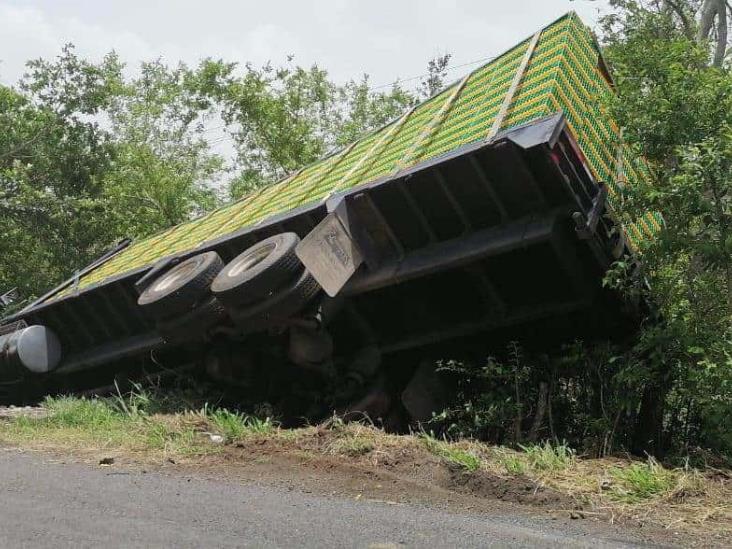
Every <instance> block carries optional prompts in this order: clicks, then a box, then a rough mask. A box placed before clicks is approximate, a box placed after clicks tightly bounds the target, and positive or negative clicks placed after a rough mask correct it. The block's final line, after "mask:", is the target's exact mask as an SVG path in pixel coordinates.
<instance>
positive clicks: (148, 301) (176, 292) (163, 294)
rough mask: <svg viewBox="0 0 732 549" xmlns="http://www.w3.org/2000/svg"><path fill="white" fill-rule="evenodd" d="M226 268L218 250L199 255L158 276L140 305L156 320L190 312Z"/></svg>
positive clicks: (142, 296) (141, 298)
mask: <svg viewBox="0 0 732 549" xmlns="http://www.w3.org/2000/svg"><path fill="white" fill-rule="evenodd" d="M223 267H224V262H223V261H222V260H221V258H220V257H219V254H217V253H216V252H213V251H212V252H206V253H202V254H198V255H195V256H193V257H191V258H190V259H187V260H186V261H184V262H183V263H180V264H178V265H176V266H175V267H173V268H172V269H170V270H169V271H167V272H166V273H164V274H162V275H161V276H160V277H158V278H157V279H155V281H154V282H152V283H151V284H150V285H149V286H148V287H147V289H146V290H145V291H144V292H142V294H140V297H139V299H138V300H137V304H138V305H140V307H142V309H143V310H144V311H145V312H146V313H147V314H149V315H150V316H151V317H153V318H156V319H166V318H172V317H174V316H177V315H180V314H182V313H186V312H188V311H190V310H192V309H193V308H194V307H195V306H196V304H197V303H198V302H199V301H201V300H202V299H203V298H205V297H206V296H207V295H209V291H210V287H211V282H212V281H213V280H214V278H216V275H217V274H218V273H219V271H221V269H222V268H223Z"/></svg>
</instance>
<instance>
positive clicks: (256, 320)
mask: <svg viewBox="0 0 732 549" xmlns="http://www.w3.org/2000/svg"><path fill="white" fill-rule="evenodd" d="M320 289H321V288H320V285H319V284H318V283H317V281H316V280H315V278H313V276H312V275H311V274H310V273H309V272H308V271H307V270H306V269H304V268H303V269H302V272H301V274H300V276H299V277H298V278H297V280H295V282H294V283H291V284H290V285H288V286H287V287H285V288H283V289H281V290H280V291H279V292H277V293H276V294H274V295H273V296H271V297H269V298H267V299H265V300H264V301H262V302H260V303H256V304H254V305H251V306H248V307H243V308H238V309H229V315H230V316H231V318H232V320H233V321H234V324H236V325H237V327H238V328H239V329H240V330H242V331H243V332H245V333H250V332H257V331H261V330H264V329H267V328H270V327H272V326H276V325H278V324H282V323H283V322H284V321H286V320H287V319H288V318H290V317H292V316H293V315H295V314H297V313H299V312H300V311H302V310H303V309H304V308H305V307H306V306H307V305H308V304H309V303H310V302H311V301H312V300H313V299H314V298H315V296H316V295H317V294H318V292H319V291H320Z"/></svg>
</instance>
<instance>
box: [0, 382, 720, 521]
mask: <svg viewBox="0 0 732 549" xmlns="http://www.w3.org/2000/svg"><path fill="white" fill-rule="evenodd" d="M143 396H144V395H143ZM44 406H45V408H46V409H47V412H48V414H47V416H46V417H24V416H20V417H16V418H6V419H0V443H4V444H7V445H14V446H21V447H25V448H33V449H39V450H53V451H81V452H85V453H96V454H97V455H100V454H104V453H109V452H118V453H119V452H124V453H125V454H126V455H127V456H128V457H129V458H130V459H131V460H135V459H139V460H141V461H145V460H147V461H150V460H157V459H166V458H168V459H176V460H177V459H181V458H183V459H185V458H189V459H191V460H194V461H195V459H196V458H198V457H200V456H206V455H212V454H214V455H215V454H216V453H218V452H221V451H222V450H224V449H225V448H226V447H227V446H228V445H231V444H241V443H243V442H244V443H245V442H256V441H262V440H266V441H273V442H277V445H278V448H281V451H283V452H293V453H299V454H302V455H306V456H313V457H317V456H342V457H344V458H348V459H350V460H352V461H353V462H354V463H365V464H369V465H370V466H374V467H381V466H386V464H388V463H389V462H390V461H393V458H394V456H399V459H400V460H402V461H404V460H405V459H407V460H409V459H413V460H414V459H420V456H422V457H424V456H430V455H431V456H432V458H431V459H433V460H438V461H443V462H445V463H447V464H450V465H451V466H453V467H458V468H460V469H462V470H463V471H464V472H465V473H466V474H487V475H490V476H492V477H496V478H505V479H511V478H521V479H526V480H529V481H531V482H532V483H534V484H536V485H537V486H543V487H546V488H548V489H551V490H553V491H555V492H557V493H559V494H562V495H564V496H567V497H568V498H566V499H569V498H571V500H573V501H575V502H577V504H578V505H580V506H581V507H582V509H583V512H584V513H589V514H591V515H597V516H598V517H602V518H607V519H608V520H609V521H611V522H623V523H628V522H631V523H632V522H640V523H644V524H654V525H657V526H661V527H664V528H669V529H673V530H674V531H685V532H700V533H701V532H704V533H709V532H715V533H718V534H732V474H731V473H730V472H727V471H718V470H704V471H702V470H698V469H694V468H690V467H686V468H674V469H670V468H665V467H663V466H662V465H661V464H659V463H658V462H656V461H655V460H652V459H649V460H647V461H637V460H631V459H627V458H606V459H581V458H579V457H577V456H576V455H575V454H574V452H573V451H572V450H571V449H569V448H568V447H566V446H563V445H558V446H552V445H549V444H544V445H541V446H527V447H524V448H522V449H519V450H513V449H509V448H504V447H496V446H490V445H486V444H483V443H479V442H475V441H468V440H464V441H459V442H449V441H445V440H438V439H435V438H433V437H431V436H429V435H426V434H425V433H420V434H417V435H408V436H401V435H391V434H387V433H384V432H383V431H381V430H380V429H377V428H375V427H374V426H372V425H367V424H359V423H349V424H346V423H343V422H342V421H340V420H339V419H338V418H333V419H331V420H330V421H328V422H326V423H325V424H323V425H320V426H313V427H307V428H302V429H281V428H279V427H278V426H277V425H276V424H275V423H273V422H272V421H270V420H269V419H258V418H254V417H250V416H245V415H242V414H237V413H234V412H229V411H227V410H220V409H218V410H211V409H208V408H207V407H203V408H202V409H199V410H192V411H185V412H179V413H168V414H164V413H160V412H159V411H158V410H157V409H156V407H155V406H154V405H153V404H151V403H150V402H145V399H144V398H139V395H138V398H137V400H135V399H131V398H126V399H124V400H122V401H120V400H119V399H116V400H115V399H92V400H85V399H75V398H63V399H49V400H47V401H46V403H45V405H44Z"/></svg>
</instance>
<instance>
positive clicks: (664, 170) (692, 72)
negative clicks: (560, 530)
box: [603, 0, 732, 449]
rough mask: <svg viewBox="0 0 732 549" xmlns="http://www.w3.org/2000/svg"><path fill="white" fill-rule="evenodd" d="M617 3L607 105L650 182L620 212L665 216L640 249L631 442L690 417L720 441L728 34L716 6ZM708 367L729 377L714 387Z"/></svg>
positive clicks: (731, 187) (730, 96) (727, 308)
mask: <svg viewBox="0 0 732 549" xmlns="http://www.w3.org/2000/svg"><path fill="white" fill-rule="evenodd" d="M612 4H613V6H614V7H615V12H614V13H613V14H612V15H610V16H608V17H606V18H605V20H604V25H603V30H604V40H605V46H606V47H605V52H606V55H607V57H608V59H609V61H610V62H611V64H612V67H613V69H614V71H613V73H614V77H615V81H616V85H617V90H618V92H619V93H618V96H617V97H616V98H608V106H609V108H610V110H611V112H612V114H613V115H614V117H615V119H616V120H617V121H618V122H619V123H620V125H621V126H622V127H623V129H624V134H623V135H624V139H625V140H626V142H627V143H628V144H630V145H631V146H632V147H634V149H635V150H636V151H637V152H639V153H641V154H642V155H644V156H645V158H646V159H647V161H648V178H647V180H646V181H645V182H642V183H641V184H638V185H635V186H632V187H630V186H629V187H626V188H625V189H624V196H623V200H622V202H621V209H622V210H623V213H624V214H626V215H628V216H629V217H631V218H637V217H638V216H640V215H641V214H642V213H643V212H646V211H658V212H662V214H663V217H664V221H665V228H664V230H662V231H661V232H660V234H658V235H657V237H656V238H655V239H649V240H647V241H646V242H644V243H643V244H642V245H641V249H640V250H639V251H640V254H641V261H642V274H643V277H644V279H645V280H646V281H647V282H648V283H649V288H650V291H649V296H648V297H649V300H650V302H651V303H652V304H653V306H654V307H655V308H656V320H654V321H652V322H648V323H646V324H645V327H644V329H643V331H642V333H641V335H640V339H639V342H638V344H637V345H636V347H635V348H634V349H633V352H632V353H630V354H629V356H630V357H631V358H629V360H628V369H629V371H628V373H627V375H632V376H634V377H635V379H636V381H637V385H636V386H640V387H643V398H642V401H641V404H640V411H639V418H638V429H637V432H636V438H635V441H634V442H635V446H636V448H637V449H643V448H652V449H659V448H660V447H661V446H663V444H662V439H663V438H664V437H663V431H664V428H665V433H666V434H667V435H668V434H669V433H671V432H672V430H673V427H674V425H675V424H676V423H678V422H679V421H680V420H679V417H682V416H683V417H684V418H685V419H684V421H685V422H686V423H687V426H688V427H689V428H690V429H692V430H693V429H697V430H699V431H700V432H699V433H698V434H699V437H698V438H696V439H695V440H696V441H698V442H703V443H704V444H707V445H715V444H717V443H719V441H720V440H722V438H723V437H722V432H723V430H724V429H725V427H724V423H727V422H729V421H730V420H732V391H731V387H730V384H731V383H732V371H730V370H729V367H728V366H729V359H728V357H729V352H730V343H729V341H730V339H731V338H732V330H731V328H732V259H731V258H732V255H731V253H732V232H731V231H732V74H731V73H730V70H729V67H728V66H726V65H725V64H724V63H723V62H722V61H720V56H721V57H722V58H723V57H724V55H723V53H722V54H720V51H722V52H724V51H726V47H727V44H726V35H725V34H724V33H721V32H717V34H716V35H715V36H714V37H713V38H714V42H715V43H713V44H710V42H709V38H710V34H709V28H707V27H708V24H709V21H708V17H707V16H708V14H707V12H705V9H708V8H709V5H710V3H709V2H701V3H698V2H681V1H677V2H654V1H651V2H645V1H636V0H615V1H613V2H612ZM725 9H726V8H725ZM715 13H716V16H715V17H716V19H715V20H717V21H726V19H724V17H723V16H720V14H719V13H718V12H715ZM625 265H626V263H625V262H623V263H622V264H621V265H620V267H623V266H625ZM641 290H643V287H641ZM636 291H638V287H636ZM705 370H706V371H708V372H712V371H713V372H714V375H715V376H720V375H722V376H723V377H724V376H726V378H725V380H722V379H718V380H717V383H716V384H715V387H716V388H713V387H712V386H711V385H710V384H709V383H708V382H707V381H708V380H707V379H706V378H705V376H704V375H703V372H704V371H705ZM631 372H632V373H631ZM725 372H726V373H725ZM722 403H724V406H720V405H721V404H722ZM725 407H726V411H725V412H724V414H722V415H720V412H719V411H720V410H722V409H724V408H725ZM712 409H715V410H717V411H716V412H715V413H714V414H712V413H711V410H712ZM712 416H714V417H716V418H717V419H715V420H713V421H712ZM722 416H724V417H725V421H724V422H723V423H719V421H718V419H719V418H720V417H722ZM675 435H677V433H676V434H675ZM668 438H669V437H668V436H666V439H668ZM676 438H677V441H676V442H679V440H678V439H679V438H680V437H678V436H676ZM688 440H690V439H687V441H688Z"/></svg>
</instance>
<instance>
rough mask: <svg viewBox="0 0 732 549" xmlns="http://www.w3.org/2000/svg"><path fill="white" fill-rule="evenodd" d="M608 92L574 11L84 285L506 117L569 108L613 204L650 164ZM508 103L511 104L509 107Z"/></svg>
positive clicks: (116, 261) (479, 134) (127, 255)
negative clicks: (624, 135) (626, 132)
mask: <svg viewBox="0 0 732 549" xmlns="http://www.w3.org/2000/svg"><path fill="white" fill-rule="evenodd" d="M532 46H533V49H531V48H532ZM528 52H531V53H528ZM527 53H528V55H529V56H530V57H527ZM524 58H527V61H528V64H525V63H523V60H524ZM521 69H523V73H522V74H521V75H520V76H519V78H520V80H518V87H515V88H514V90H512V91H513V94H511V93H510V91H511V87H512V83H513V82H514V80H515V79H516V76H517V74H518V73H519V71H520V70H521ZM607 93H612V86H611V82H610V77H609V75H608V74H607V72H606V70H605V69H604V63H603V62H602V60H601V58H600V54H599V48H598V46H597V44H596V42H595V40H594V38H593V35H592V33H591V32H590V30H589V29H588V28H587V27H586V26H585V25H584V24H583V23H582V21H581V20H580V19H579V17H578V16H577V15H576V14H575V13H569V14H567V15H565V16H564V17H562V18H560V19H558V20H557V21H555V22H554V23H552V24H550V25H549V26H547V27H545V28H544V29H542V30H541V31H540V33H538V34H537V35H535V36H534V37H532V38H529V39H527V40H525V41H523V42H521V43H520V44H518V45H517V46H515V47H513V48H512V49H510V50H508V51H507V52H505V53H504V54H502V55H500V56H499V57H497V58H495V59H493V60H492V61H490V62H489V63H487V64H485V65H483V66H481V67H479V68H477V69H476V70H474V71H473V72H472V73H470V74H469V75H467V76H466V77H465V78H463V79H462V80H461V81H460V82H457V83H455V84H453V85H452V86H450V87H448V88H447V89H445V90H444V91H442V92H441V93H439V94H438V95H436V96H434V97H432V98H430V99H429V100H427V101H425V102H424V103H422V104H420V105H418V106H417V107H416V108H414V109H412V110H410V111H409V112H407V113H405V114H404V115H403V116H401V117H400V118H398V119H396V120H394V121H393V122H391V123H390V124H388V125H386V126H385V127H383V128H381V129H379V130H377V131H375V132H372V133H370V134H367V135H365V136H364V137H362V138H361V139H360V140H359V141H356V142H355V143H353V144H351V145H349V146H347V147H345V148H343V149H342V150H341V151H339V152H337V153H335V154H332V155H330V156H328V157H326V158H324V159H322V160H320V161H318V162H316V163H314V164H312V165H310V166H307V167H305V168H304V169H302V170H300V171H298V172H297V173H295V174H293V175H291V176H289V177H287V178H286V179H284V180H282V181H280V182H278V183H276V184H273V185H270V186H267V187H264V188H261V189H259V190H257V191H255V192H253V193H251V194H249V195H247V196H245V197H244V198H242V199H240V200H238V201H236V202H234V203H231V204H229V205H227V206H224V207H222V208H220V209H218V210H215V211H213V212H211V213H210V214H208V215H205V216H203V217H200V218H198V219H195V220H192V221H189V222H186V223H183V224H181V225H178V226H175V227H171V228H169V229H167V230H165V231H163V232H161V233H159V234H157V235H155V236H152V237H149V238H146V239H144V240H140V241H139V242H136V243H134V244H132V245H131V246H130V247H129V248H127V249H125V250H124V251H122V252H121V253H119V254H118V255H117V256H115V257H114V258H113V259H111V260H110V261H109V262H107V263H105V264H104V265H103V266H101V267H100V268H99V269H96V270H94V271H92V272H91V273H89V274H88V275H87V276H85V277H83V278H82V279H81V281H80V282H79V286H78V288H84V287H88V286H90V285H93V284H98V283H100V282H103V281H104V280H105V279H108V278H110V277H116V276H118V275H121V274H123V273H126V272H130V271H132V270H134V269H137V268H140V267H144V266H148V265H151V264H153V263H154V262H155V261H157V260H159V259H161V258H163V257H166V256H171V255H176V254H181V253H183V252H186V251H189V250H192V249H195V248H197V247H199V246H201V245H202V244H204V243H205V242H207V241H210V240H213V239H216V238H220V237H222V236H224V235H227V234H229V233H233V232H235V231H238V230H240V229H243V228H245V227H249V226H253V225H255V224H257V223H258V222H261V221H264V220H266V219H267V218H269V217H271V216H274V215H277V214H282V213H283V212H287V211H290V210H294V209H295V208H298V207H300V206H304V205H307V204H312V203H316V202H319V201H323V200H325V199H327V198H328V197H329V196H330V195H332V194H333V193H335V192H339V191H343V190H346V189H349V188H351V187H354V186H356V185H359V184H362V183H367V182H370V181H373V180H376V179H377V178H379V177H382V176H386V175H388V174H391V173H395V172H396V171H397V170H399V169H403V168H408V167H411V166H414V165H416V164H419V163H420V162H424V161H426V160H429V159H431V158H434V157H437V156H439V155H442V154H444V153H446V152H449V151H451V150H453V149H456V148H458V147H461V146H463V145H467V144H469V143H472V142H476V141H479V140H481V139H485V138H486V137H487V136H488V135H489V132H491V131H492V130H495V129H496V128H493V125H494V122H495V120H496V119H497V118H498V116H499V112H501V111H503V112H501V114H502V115H503V116H502V118H499V120H500V123H499V125H500V129H502V130H505V129H507V128H510V127H513V126H518V125H520V124H525V123H526V122H530V121H531V120H535V119H538V118H541V117H544V116H547V115H549V114H552V113H555V112H557V111H559V110H561V111H563V112H564V114H565V115H566V119H567V124H568V127H569V130H570V131H571V133H572V134H573V136H574V138H575V139H576V140H577V142H578V144H579V146H580V148H581V150H582V152H583V153H584V155H585V157H586V159H587V162H588V164H589V167H590V169H591V170H592V172H593V174H594V176H595V178H596V179H597V180H598V181H604V182H607V183H608V185H609V189H610V195H611V200H612V196H613V195H615V194H617V191H618V186H620V185H626V184H632V183H633V182H634V181H638V180H639V179H640V178H642V177H644V173H645V170H646V168H645V166H644V164H643V162H642V160H640V159H639V158H638V157H636V156H635V155H633V154H631V153H630V151H629V150H628V149H627V147H624V146H623V145H622V143H621V136H620V131H619V128H618V127H617V126H616V125H615V123H614V122H613V121H612V120H610V118H609V117H608V116H607V115H606V114H605V113H604V112H603V111H602V107H601V104H602V102H601V101H600V100H599V99H600V97H601V96H602V95H603V94H607ZM507 97H509V101H508V105H503V104H504V102H506V98H507ZM506 106H507V107H508V108H507V110H506V108H505V107H506ZM661 222H662V221H661V217H660V215H658V214H648V215H646V216H645V217H644V218H643V219H641V220H639V221H638V222H636V223H631V224H628V225H627V227H626V232H627V234H628V237H629V240H630V241H631V243H633V242H635V243H637V242H638V241H640V240H641V239H643V238H645V237H646V236H648V235H652V234H653V233H655V232H656V231H657V230H659V229H660V225H661Z"/></svg>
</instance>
